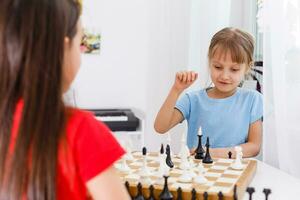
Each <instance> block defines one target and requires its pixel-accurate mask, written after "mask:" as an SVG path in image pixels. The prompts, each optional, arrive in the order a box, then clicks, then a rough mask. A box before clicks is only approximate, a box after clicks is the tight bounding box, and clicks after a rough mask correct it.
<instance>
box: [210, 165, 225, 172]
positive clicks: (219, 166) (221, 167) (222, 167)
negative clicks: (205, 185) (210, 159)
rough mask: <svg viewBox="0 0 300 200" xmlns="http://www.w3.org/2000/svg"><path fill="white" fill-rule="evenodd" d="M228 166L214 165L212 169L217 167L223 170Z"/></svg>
mask: <svg viewBox="0 0 300 200" xmlns="http://www.w3.org/2000/svg"><path fill="white" fill-rule="evenodd" d="M227 168H228V167H227V166H224V165H213V166H212V167H211V168H210V169H216V170H222V171H224V170H225V169H227Z"/></svg>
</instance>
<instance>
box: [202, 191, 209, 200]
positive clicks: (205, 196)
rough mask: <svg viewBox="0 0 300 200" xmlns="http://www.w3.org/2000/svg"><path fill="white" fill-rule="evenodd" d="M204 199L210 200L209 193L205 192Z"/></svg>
mask: <svg viewBox="0 0 300 200" xmlns="http://www.w3.org/2000/svg"><path fill="white" fill-rule="evenodd" d="M203 199H204V200H208V193H207V192H204V193H203Z"/></svg>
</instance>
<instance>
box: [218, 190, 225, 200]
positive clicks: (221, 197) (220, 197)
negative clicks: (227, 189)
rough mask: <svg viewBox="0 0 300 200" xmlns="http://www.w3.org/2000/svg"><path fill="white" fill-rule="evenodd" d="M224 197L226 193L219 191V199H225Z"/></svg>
mask: <svg viewBox="0 0 300 200" xmlns="http://www.w3.org/2000/svg"><path fill="white" fill-rule="evenodd" d="M223 197H224V195H223V193H222V192H221V191H220V192H219V193H218V200H223Z"/></svg>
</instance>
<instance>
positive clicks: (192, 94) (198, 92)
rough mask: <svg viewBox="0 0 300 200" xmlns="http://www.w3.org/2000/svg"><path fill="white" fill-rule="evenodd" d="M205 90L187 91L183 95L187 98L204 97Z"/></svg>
mask: <svg viewBox="0 0 300 200" xmlns="http://www.w3.org/2000/svg"><path fill="white" fill-rule="evenodd" d="M204 92H205V89H198V90H191V91H187V92H186V93H185V94H186V95H187V96H188V97H189V98H201V97H202V96H203V95H204Z"/></svg>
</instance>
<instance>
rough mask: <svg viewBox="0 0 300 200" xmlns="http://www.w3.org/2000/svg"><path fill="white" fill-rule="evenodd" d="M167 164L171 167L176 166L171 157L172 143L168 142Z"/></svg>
mask: <svg viewBox="0 0 300 200" xmlns="http://www.w3.org/2000/svg"><path fill="white" fill-rule="evenodd" d="M166 154H167V157H166V164H167V165H168V166H169V167H170V168H173V167H174V163H173V162H172V158H171V149H170V145H168V144H167V147H166Z"/></svg>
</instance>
